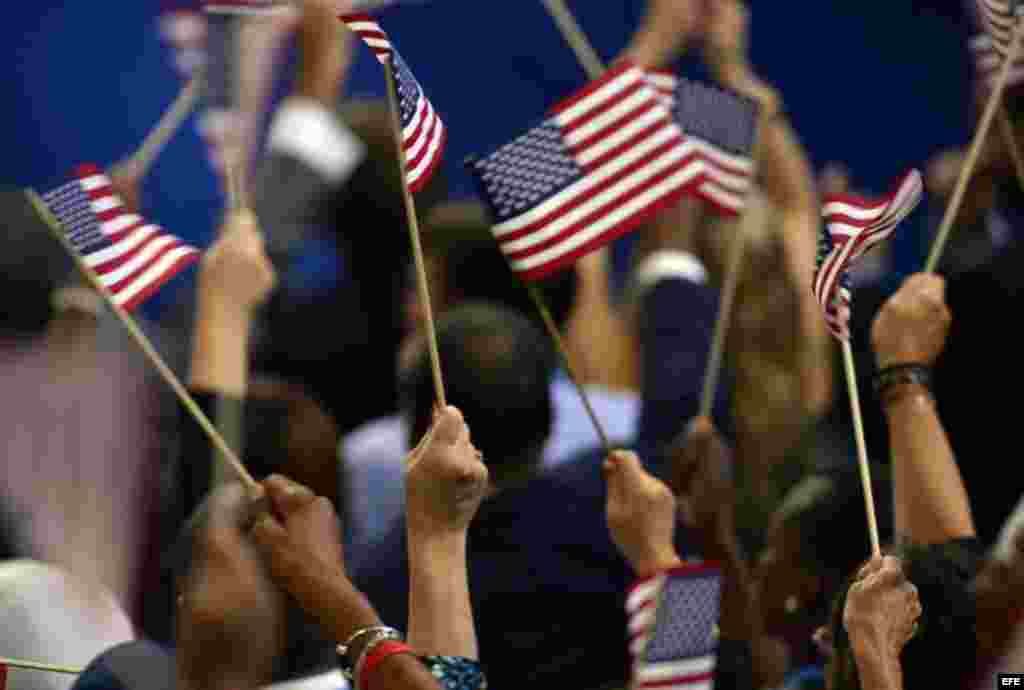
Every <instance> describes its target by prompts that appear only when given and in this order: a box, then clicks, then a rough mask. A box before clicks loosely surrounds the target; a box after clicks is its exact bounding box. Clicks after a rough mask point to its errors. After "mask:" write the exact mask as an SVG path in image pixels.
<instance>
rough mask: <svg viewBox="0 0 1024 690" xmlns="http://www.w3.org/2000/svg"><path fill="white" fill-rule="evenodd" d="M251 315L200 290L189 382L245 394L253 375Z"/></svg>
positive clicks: (205, 388) (239, 395)
mask: <svg viewBox="0 0 1024 690" xmlns="http://www.w3.org/2000/svg"><path fill="white" fill-rule="evenodd" d="M250 327H251V315H250V314H248V313H247V312H246V311H244V310H243V309H240V308H238V307H235V306H233V305H230V304H227V303H225V302H222V301H220V300H218V299H216V298H210V297H208V296H206V295H203V294H200V297H199V306H198V308H197V310H196V326H195V335H194V337H193V341H192V366H191V376H190V379H189V384H190V385H191V386H192V387H193V388H197V389H199V390H203V391H207V392H211V393H220V394H223V395H230V396H234V397H236V398H244V397H245V391H246V387H247V384H248V378H249V330H250Z"/></svg>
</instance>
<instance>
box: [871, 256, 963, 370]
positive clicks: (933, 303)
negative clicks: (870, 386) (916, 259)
mask: <svg viewBox="0 0 1024 690" xmlns="http://www.w3.org/2000/svg"><path fill="white" fill-rule="evenodd" d="M945 291H946V284H945V281H944V280H943V279H942V278H941V277H939V276H937V275H932V274H925V273H919V274H917V275H913V276H911V277H910V278H907V280H906V282H904V283H903V285H902V287H900V289H899V290H898V291H897V292H896V294H894V295H893V296H892V297H890V298H889V300H888V301H887V302H886V303H885V305H884V306H883V307H882V309H881V311H880V312H879V313H878V316H877V317H875V323H874V325H873V326H872V328H871V343H872V345H873V346H874V349H875V358H876V360H877V362H878V366H879V368H885V367H889V366H894V365H897V364H921V365H924V366H931V365H932V364H934V363H935V360H936V359H937V358H938V356H939V354H941V353H942V348H943V347H944V345H945V343H946V336H947V335H948V334H949V325H950V322H951V320H952V318H951V316H950V312H949V308H948V307H947V306H946V301H945Z"/></svg>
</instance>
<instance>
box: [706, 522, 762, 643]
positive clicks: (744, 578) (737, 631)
mask: <svg viewBox="0 0 1024 690" xmlns="http://www.w3.org/2000/svg"><path fill="white" fill-rule="evenodd" d="M715 541H716V543H715V544H713V545H709V546H708V548H706V549H705V557H706V558H708V559H709V560H713V561H715V562H717V563H718V564H719V567H721V569H722V599H721V611H720V614H719V622H718V628H719V632H720V634H721V637H722V639H726V640H734V641H737V642H739V641H745V642H751V643H752V642H753V640H755V639H756V638H758V637H759V636H760V635H761V632H762V626H761V617H760V611H759V610H758V608H757V604H756V600H755V598H754V591H753V588H752V587H751V579H750V568H749V567H748V566H747V562H746V560H745V559H744V558H743V555H742V554H741V552H740V547H739V544H737V543H736V540H735V538H733V537H732V536H729V537H722V538H719V539H716V540H715Z"/></svg>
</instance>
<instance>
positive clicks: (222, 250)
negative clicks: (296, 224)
mask: <svg viewBox="0 0 1024 690" xmlns="http://www.w3.org/2000/svg"><path fill="white" fill-rule="evenodd" d="M276 283H277V275H276V273H275V272H274V267H273V265H272V264H271V263H270V259H269V258H268V257H267V253H266V250H265V248H264V243H263V236H262V235H261V234H260V230H259V225H258V223H257V220H256V216H255V215H253V213H252V212H251V211H248V210H243V211H238V212H236V213H233V214H232V215H231V216H229V218H228V220H227V222H226V224H225V226H224V228H223V229H222V230H221V234H220V237H218V238H217V241H216V242H214V243H213V245H212V246H211V247H210V248H209V249H208V250H207V252H206V254H205V255H204V256H203V261H202V265H201V267H200V270H199V287H200V291H201V293H202V295H203V299H204V300H208V301H215V302H216V303H217V304H219V305H221V306H227V307H230V308H234V309H239V310H242V311H246V312H248V311H251V310H252V309H255V308H256V307H258V306H259V305H260V304H262V303H263V302H264V301H265V300H266V299H267V297H268V296H269V295H270V292H271V291H272V290H273V289H274V285H275V284H276Z"/></svg>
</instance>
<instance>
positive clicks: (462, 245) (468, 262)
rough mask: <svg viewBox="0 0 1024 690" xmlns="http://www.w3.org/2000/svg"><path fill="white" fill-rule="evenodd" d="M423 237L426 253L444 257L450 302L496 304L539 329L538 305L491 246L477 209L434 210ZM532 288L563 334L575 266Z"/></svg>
mask: <svg viewBox="0 0 1024 690" xmlns="http://www.w3.org/2000/svg"><path fill="white" fill-rule="evenodd" d="M425 234H426V237H427V240H426V242H427V243H428V244H427V246H426V247H425V249H426V250H427V251H430V252H432V253H434V254H437V255H440V256H443V257H444V266H445V270H444V291H445V297H446V298H447V299H448V300H449V301H450V302H452V303H460V302H467V301H484V302H492V303H494V304H500V305H502V306H504V307H508V308H509V309H513V310H515V311H517V312H519V313H520V314H524V315H526V316H527V317H528V318H530V319H532V320H533V321H534V322H535V323H537V325H538V326H540V327H542V328H543V326H544V324H543V321H542V320H541V315H540V312H539V311H538V310H537V306H536V305H535V304H534V302H533V300H532V299H531V298H530V293H529V291H528V289H527V287H526V285H524V284H523V281H522V280H521V279H520V278H519V277H518V276H516V274H515V273H513V272H512V269H511V268H510V267H509V265H508V260H507V259H506V258H505V256H504V254H503V253H502V251H501V249H500V248H499V247H498V244H497V242H495V240H494V237H493V235H492V234H491V229H490V224H489V222H488V218H487V213H486V211H485V210H484V208H483V207H482V206H481V205H479V204H465V203H457V204H444V205H442V206H440V207H438V208H437V209H436V210H435V213H434V215H433V216H432V217H431V219H430V221H429V222H428V224H427V226H426V233H425ZM534 285H535V287H536V288H537V290H538V291H539V292H540V294H541V296H542V297H543V299H544V303H545V304H546V305H547V307H548V309H549V310H550V312H551V317H552V319H553V320H554V322H555V324H556V325H557V326H558V328H559V329H562V330H564V328H565V325H566V323H567V322H568V320H569V316H570V314H571V313H572V308H573V306H574V305H575V303H576V290H577V285H578V275H577V272H576V267H575V266H570V267H569V268H567V269H565V270H562V271H560V272H558V273H556V274H554V275H552V276H550V277H548V278H546V279H544V280H541V281H537V282H536V283H535V284H534Z"/></svg>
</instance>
